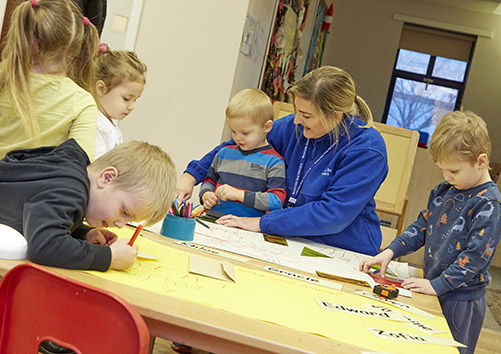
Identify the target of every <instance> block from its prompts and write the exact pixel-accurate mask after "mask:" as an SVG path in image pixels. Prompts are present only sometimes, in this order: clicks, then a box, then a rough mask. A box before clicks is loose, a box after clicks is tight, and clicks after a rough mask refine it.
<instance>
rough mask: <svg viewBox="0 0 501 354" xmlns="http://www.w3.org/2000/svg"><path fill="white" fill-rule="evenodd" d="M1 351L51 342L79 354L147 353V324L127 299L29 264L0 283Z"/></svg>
mask: <svg viewBox="0 0 501 354" xmlns="http://www.w3.org/2000/svg"><path fill="white" fill-rule="evenodd" d="M0 321H1V322H0V353H9V354H16V353H23V354H24V353H27V354H36V353H38V348H39V347H40V343H41V342H43V341H46V340H50V341H52V342H54V343H57V344H59V345H61V346H63V347H66V348H69V349H72V350H73V351H75V352H76V353H78V354H100V353H102V354H109V353H120V354H127V353H130V354H143V353H144V354H146V353H148V349H149V338H150V336H149V332H148V327H147V326H146V324H145V323H144V320H143V319H142V317H141V316H140V315H139V313H138V312H137V311H136V310H135V309H134V308H133V307H132V306H131V305H130V304H128V303H127V302H126V301H125V300H123V299H122V298H120V297H118V296H116V295H114V294H112V293H110V292H108V291H105V290H101V289H97V288H95V287H92V286H89V285H86V284H83V283H81V282H78V281H75V280H73V279H70V278H68V277H65V276H62V275H59V274H57V273H54V272H52V271H50V270H47V269H45V268H43V267H41V266H39V265H36V264H32V263H27V264H21V265H18V266H16V267H14V268H12V269H11V270H10V271H9V272H8V273H7V274H6V275H5V276H4V277H3V279H2V282H1V283H0Z"/></svg>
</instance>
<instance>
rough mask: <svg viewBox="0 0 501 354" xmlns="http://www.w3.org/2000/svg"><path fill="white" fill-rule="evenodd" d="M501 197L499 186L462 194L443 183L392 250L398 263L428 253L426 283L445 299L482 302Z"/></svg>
mask: <svg viewBox="0 0 501 354" xmlns="http://www.w3.org/2000/svg"><path fill="white" fill-rule="evenodd" d="M500 199H501V196H500V194H499V190H498V188H497V187H496V184H494V182H492V181H490V182H487V183H483V184H481V185H479V186H476V187H473V188H470V189H465V190H458V189H456V188H455V187H453V186H451V185H450V184H449V183H448V182H446V181H444V182H442V183H440V184H439V185H438V186H436V187H435V188H434V189H433V190H432V191H431V193H430V198H429V200H428V206H427V209H426V210H423V211H422V212H421V213H420V214H419V217H418V219H417V220H416V221H415V222H413V223H412V224H411V225H410V226H409V227H408V228H407V229H406V230H405V231H404V232H403V233H402V235H400V236H398V237H397V238H395V239H394V240H393V241H392V242H391V243H390V245H389V246H388V248H389V249H391V250H392V251H393V252H394V254H395V255H394V258H397V257H400V256H402V255H405V254H409V253H412V252H414V251H416V250H418V249H419V248H421V247H422V246H424V247H425V249H424V263H423V270H424V276H425V278H426V279H429V280H430V283H431V286H432V287H433V289H434V290H435V292H436V293H437V295H438V296H439V297H440V298H441V299H447V300H477V299H479V298H480V297H482V296H484V295H485V287H486V286H487V285H488V284H489V282H490V275H489V273H488V272H487V269H489V266H490V264H491V262H492V258H493V257H494V253H495V250H496V246H497V244H498V242H499V237H500V234H501V232H500V230H499V229H500V227H501V219H500V218H501V204H500Z"/></svg>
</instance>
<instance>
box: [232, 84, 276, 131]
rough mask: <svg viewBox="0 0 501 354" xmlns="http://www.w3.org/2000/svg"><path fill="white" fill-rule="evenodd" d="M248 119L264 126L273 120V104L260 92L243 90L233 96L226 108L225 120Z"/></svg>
mask: <svg viewBox="0 0 501 354" xmlns="http://www.w3.org/2000/svg"><path fill="white" fill-rule="evenodd" d="M240 117H246V118H250V119H251V121H252V122H253V123H255V124H261V125H264V124H265V123H266V122H267V121H269V120H273V104H272V103H271V100H270V98H269V97H268V96H267V95H266V94H265V93H264V92H263V91H261V90H258V89H245V90H242V91H240V92H238V93H237V94H235V96H233V98H232V99H231V100H230V103H229V104H228V107H226V118H227V119H231V118H240Z"/></svg>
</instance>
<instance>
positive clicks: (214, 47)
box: [120, 0, 248, 175]
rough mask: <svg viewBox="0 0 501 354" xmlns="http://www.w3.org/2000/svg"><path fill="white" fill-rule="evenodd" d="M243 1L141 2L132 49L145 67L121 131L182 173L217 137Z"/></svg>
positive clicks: (230, 79)
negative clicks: (168, 159) (133, 105)
mask: <svg viewBox="0 0 501 354" xmlns="http://www.w3.org/2000/svg"><path fill="white" fill-rule="evenodd" d="M247 7H248V0H211V1H205V0H192V1H175V0H162V1H158V0H144V4H143V9H142V15H141V21H140V24H139V28H138V32H137V37H136V45H135V51H136V52H137V54H138V56H139V57H140V58H141V59H142V60H143V61H144V62H145V63H146V64H147V66H148V72H147V77H146V86H145V90H144V92H143V95H142V97H141V98H140V99H139V100H138V102H137V104H136V110H135V111H134V112H133V113H132V114H131V115H130V116H129V117H127V119H125V120H124V121H123V122H122V123H121V124H120V128H121V129H122V132H123V134H124V137H125V140H129V139H135V140H144V141H148V142H150V143H153V144H156V145H159V146H160V147H162V148H163V149H164V150H165V151H166V152H168V153H169V154H170V156H171V157H172V158H173V160H174V162H175V163H176V166H177V171H178V174H179V175H181V173H182V171H183V170H184V168H185V167H186V165H187V163H188V162H189V161H191V160H192V159H194V158H199V157H201V156H203V154H205V153H206V152H207V151H209V150H210V149H211V148H212V147H214V146H215V145H216V144H217V143H218V142H219V138H220V137H221V131H222V129H223V124H224V110H225V108H226V105H227V104H228V100H229V98H230V96H231V88H232V85H233V77H234V74H235V67H236V63H237V57H238V52H239V46H240V39H241V37H242V31H243V26H244V22H245V15H246V11H247Z"/></svg>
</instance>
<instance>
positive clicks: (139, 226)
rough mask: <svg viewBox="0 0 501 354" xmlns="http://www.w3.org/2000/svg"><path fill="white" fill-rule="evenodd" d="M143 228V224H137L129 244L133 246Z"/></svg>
mask: <svg viewBox="0 0 501 354" xmlns="http://www.w3.org/2000/svg"><path fill="white" fill-rule="evenodd" d="M142 229H143V225H141V224H139V225H137V228H136V232H134V235H132V238H131V239H130V241H129V246H132V245H133V244H134V241H136V238H137V236H139V233H140V232H141V230H142Z"/></svg>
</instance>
